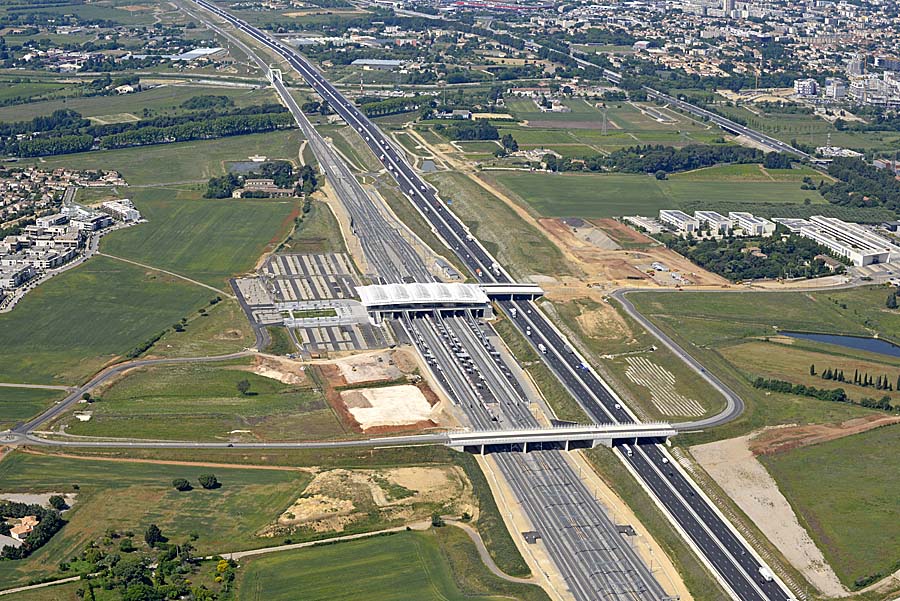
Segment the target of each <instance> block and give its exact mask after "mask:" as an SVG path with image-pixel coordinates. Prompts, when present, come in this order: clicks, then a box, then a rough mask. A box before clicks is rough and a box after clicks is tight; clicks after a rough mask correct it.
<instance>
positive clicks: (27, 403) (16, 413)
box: [0, 387, 66, 431]
mask: <svg viewBox="0 0 900 601" xmlns="http://www.w3.org/2000/svg"><path fill="white" fill-rule="evenodd" d="M65 394H66V393H65V391H63V390H41V389H38V388H7V387H2V388H0V431H3V430H6V429H8V428H11V427H12V426H14V425H16V424H17V423H19V422H23V421H27V420H29V419H31V418H32V417H34V416H36V415H38V414H39V413H41V412H42V411H44V410H45V409H48V408H49V407H50V406H51V405H53V403H54V402H55V401H58V400H60V399H61V398H63V397H64V396H65Z"/></svg>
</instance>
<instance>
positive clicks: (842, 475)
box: [760, 425, 900, 589]
mask: <svg viewBox="0 0 900 601" xmlns="http://www.w3.org/2000/svg"><path fill="white" fill-rule="evenodd" d="M898 446H900V425H892V426H884V427H881V428H877V429H874V430H870V431H869V432H864V433H862V434H854V435H852V436H847V437H845V438H840V439H838V440H831V441H828V442H823V443H819V444H815V445H811V446H807V447H803V448H799V449H792V450H789V451H785V452H781V453H774V454H771V455H763V456H761V457H760V460H761V461H762V463H763V465H764V466H765V467H766V468H767V469H768V470H769V473H770V474H771V475H772V476H773V477H774V478H775V480H776V482H777V483H778V488H779V489H780V490H781V492H782V493H783V494H784V496H785V497H786V498H787V500H788V501H789V502H790V504H791V506H792V507H793V508H794V511H795V512H796V514H797V517H798V519H799V520H800V524H801V525H803V527H804V528H806V530H807V531H808V532H809V534H810V536H812V538H813V540H814V541H816V543H817V545H818V547H819V548H820V549H821V550H822V552H823V553H824V555H825V558H826V559H827V560H828V563H829V564H831V567H832V568H833V569H834V571H835V573H836V574H837V575H838V577H839V578H840V579H841V581H842V582H843V583H844V584H845V585H846V586H848V587H850V588H851V589H852V588H859V586H861V585H862V586H864V585H865V584H866V583H868V582H869V581H873V580H879V579H880V578H882V577H884V576H887V575H888V574H890V573H892V572H894V571H895V570H896V569H897V568H898V563H900V558H898V556H897V550H898V549H900V505H898V503H897V487H896V484H897V482H900V462H897V461H885V453H886V452H887V453H890V449H897V448H898ZM836 458H840V460H839V461H836ZM823 491H827V492H825V494H823Z"/></svg>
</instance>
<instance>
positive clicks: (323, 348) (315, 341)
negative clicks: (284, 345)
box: [294, 323, 388, 353]
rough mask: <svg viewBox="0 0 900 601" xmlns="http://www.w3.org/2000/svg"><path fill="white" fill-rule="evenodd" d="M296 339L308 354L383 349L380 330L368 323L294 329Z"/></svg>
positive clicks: (384, 342)
mask: <svg viewBox="0 0 900 601" xmlns="http://www.w3.org/2000/svg"><path fill="white" fill-rule="evenodd" d="M294 333H295V334H296V335H297V339H298V340H299V341H300V343H301V344H302V345H303V347H304V348H306V349H307V350H309V351H310V352H317V353H323V352H337V351H354V350H366V349H373V348H385V347H386V346H388V343H387V340H385V337H384V334H383V332H382V331H381V330H380V329H377V328H375V327H373V326H372V325H370V324H368V323H354V324H346V325H336V326H319V327H302V328H294Z"/></svg>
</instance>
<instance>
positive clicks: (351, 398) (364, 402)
mask: <svg viewBox="0 0 900 601" xmlns="http://www.w3.org/2000/svg"><path fill="white" fill-rule="evenodd" d="M341 400H342V401H343V403H344V405H345V406H346V407H347V411H349V413H350V415H352V416H353V419H354V420H355V421H356V423H358V424H359V426H360V427H361V428H362V430H363V432H365V431H368V430H371V429H372V428H376V427H384V426H416V425H432V426H436V425H437V423H438V419H437V416H436V415H435V413H436V411H435V408H434V407H432V404H431V403H430V402H429V401H428V399H427V398H426V397H425V395H424V394H423V393H422V391H421V390H419V388H418V387H416V386H413V385H411V384H401V385H400V386H384V387H380V388H362V389H357V390H345V391H342V392H341Z"/></svg>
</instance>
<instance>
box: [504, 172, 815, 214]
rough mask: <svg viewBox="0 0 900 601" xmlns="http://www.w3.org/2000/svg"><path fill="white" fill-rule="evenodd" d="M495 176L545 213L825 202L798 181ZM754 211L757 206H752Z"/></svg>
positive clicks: (618, 175) (645, 211) (607, 175)
mask: <svg viewBox="0 0 900 601" xmlns="http://www.w3.org/2000/svg"><path fill="white" fill-rule="evenodd" d="M491 177H492V178H493V179H494V180H496V181H498V182H499V183H500V184H501V185H503V186H504V187H505V188H507V189H509V190H510V191H512V192H513V193H514V194H516V195H517V196H518V197H520V198H521V199H522V200H523V201H524V202H525V203H527V204H528V205H529V206H530V207H531V208H533V209H534V210H535V211H536V212H537V213H538V214H539V215H541V216H543V217H583V218H590V219H595V218H601V217H618V216H622V215H635V214H641V215H651V216H652V215H655V214H656V213H658V212H659V210H660V209H671V208H680V207H684V206H687V205H689V204H693V205H703V204H704V203H717V202H720V201H722V200H727V201H729V202H735V203H738V204H752V203H755V202H761V203H772V202H773V201H777V202H780V203H784V204H792V203H794V204H796V203H803V201H804V199H805V198H810V199H813V200H814V201H815V202H824V200H823V199H822V197H821V196H820V195H819V193H818V192H816V191H814V190H813V191H809V190H801V189H800V185H799V183H796V182H792V181H758V182H754V184H753V185H752V186H747V185H746V183H745V182H743V181H739V180H738V181H734V180H732V181H728V180H726V181H719V180H712V181H708V180H706V179H705V178H703V177H702V176H701V177H700V178H698V179H691V178H690V177H678V178H672V179H669V180H664V181H660V180H657V179H656V178H654V177H652V176H648V175H638V174H624V173H604V174H588V175H582V174H551V173H513V172H507V173H499V172H498V173H492V174H491ZM747 210H752V207H747Z"/></svg>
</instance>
